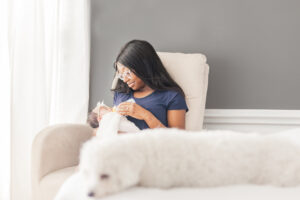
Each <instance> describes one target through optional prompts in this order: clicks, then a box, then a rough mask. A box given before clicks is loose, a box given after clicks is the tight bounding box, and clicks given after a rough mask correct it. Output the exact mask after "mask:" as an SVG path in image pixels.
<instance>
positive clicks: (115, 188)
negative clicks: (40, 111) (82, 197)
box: [79, 129, 300, 197]
mask: <svg viewBox="0 0 300 200" xmlns="http://www.w3.org/2000/svg"><path fill="white" fill-rule="evenodd" d="M79 169H80V173H81V174H82V175H83V177H84V185H85V186H86V188H85V191H86V195H87V196H90V197H102V196H105V195H108V194H111V193H116V192H119V191H121V190H124V189H126V188H129V187H132V186H134V185H141V186H146V187H159V188H170V187H181V186H183V187H212V186H221V185H229V184H247V183H250V184H272V185H277V186H295V185H298V184H300V130H296V131H294V133H290V134H287V133H286V134H284V133H281V134H271V135H264V136H262V135H258V134H245V133H244V134H242V133H235V132H230V131H202V132H189V131H184V130H178V129H154V130H145V131H142V132H141V133H138V134H124V135H121V136H118V137H113V138H106V139H105V140H101V139H99V138H95V139H93V140H90V141H88V142H87V143H86V144H84V146H83V148H82V150H81V155H80V166H79Z"/></svg>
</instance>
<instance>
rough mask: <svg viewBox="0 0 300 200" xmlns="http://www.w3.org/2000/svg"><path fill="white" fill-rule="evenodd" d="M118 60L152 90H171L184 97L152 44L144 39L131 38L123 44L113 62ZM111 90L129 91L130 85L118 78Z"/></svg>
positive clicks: (115, 66)
mask: <svg viewBox="0 0 300 200" xmlns="http://www.w3.org/2000/svg"><path fill="white" fill-rule="evenodd" d="M117 62H119V63H121V64H122V65H124V66H125V67H127V68H129V69H130V70H131V71H132V72H133V73H134V74H135V75H136V76H137V77H139V78H140V79H141V80H142V81H143V82H144V83H145V84H146V85H148V86H149V87H150V88H151V89H153V90H158V91H166V90H173V91H177V92H179V93H181V94H182V95H183V97H185V95H184V92H183V90H182V89H181V87H180V86H179V85H178V84H177V83H176V82H175V81H174V80H173V79H172V78H171V76H170V75H169V73H168V72H167V70H166V69H165V67H164V65H163V64H162V62H161V60H160V58H159V57H158V55H157V53H156V51H155V49H154V48H153V47H152V45H151V44H150V43H149V42H147V41H144V40H132V41H130V42H128V43H127V44H125V45H124V47H123V48H122V49H121V51H120V53H119V55H118V56H117V58H116V61H115V63H114V68H115V70H116V71H117V70H118V69H117V65H116V63H117ZM112 91H116V92H121V93H129V92H130V91H132V89H131V88H130V87H128V85H127V84H126V83H124V82H123V81H122V80H120V79H118V82H117V85H116V87H115V88H114V89H112Z"/></svg>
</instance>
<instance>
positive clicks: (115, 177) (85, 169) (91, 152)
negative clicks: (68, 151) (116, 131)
mask: <svg viewBox="0 0 300 200" xmlns="http://www.w3.org/2000/svg"><path fill="white" fill-rule="evenodd" d="M139 168H140V166H139V162H137V159H136V158H133V156H132V155H130V151H128V150H125V149H124V146H122V144H121V145H120V142H118V141H113V139H111V140H110V139H107V140H99V139H96V138H95V139H92V140H91V141H89V142H87V143H86V144H85V145H84V146H83V148H82V150H81V155H80V165H79V170H80V171H79V173H81V175H82V177H83V180H84V185H85V186H86V189H85V191H86V195H87V196H89V197H95V198H99V197H103V196H106V195H108V194H112V193H116V192H118V191H121V190H123V189H126V188H129V187H131V186H133V185H136V184H137V183H138V180H139V171H140V170H139Z"/></svg>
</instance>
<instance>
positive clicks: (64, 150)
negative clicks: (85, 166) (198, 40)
mask: <svg viewBox="0 0 300 200" xmlns="http://www.w3.org/2000/svg"><path fill="white" fill-rule="evenodd" d="M158 54H159V57H160V58H161V60H162V62H163V64H164V65H165V67H166V69H167V71H168V72H169V73H170V75H171V76H172V77H173V78H174V80H175V81H176V82H177V83H178V84H179V85H180V86H181V87H182V89H183V90H184V92H185V95H186V101H187V105H188V107H189V112H188V113H187V115H186V129H188V130H201V129H202V126H203V117H204V110H205V102H206V91H207V84H208V73H209V67H208V65H207V63H206V57H205V56H204V55H202V54H182V53H163V52H159V53H158ZM114 82H115V81H114ZM92 131H93V130H92V129H91V128H90V127H88V126H87V125H79V124H63V125H55V126H51V127H48V128H46V129H44V130H42V131H41V132H40V133H39V134H38V135H37V136H36V138H35V140H34V142H33V145H32V192H33V200H53V198H54V196H55V194H56V193H57V191H58V189H59V187H60V186H61V185H62V183H63V182H64V180H65V179H66V178H68V177H69V176H71V175H72V174H73V173H74V172H75V168H76V166H77V165H78V162H79V151H80V147H81V145H82V144H83V143H84V142H85V141H87V140H88V139H90V138H91V137H92Z"/></svg>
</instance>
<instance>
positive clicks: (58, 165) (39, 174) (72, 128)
mask: <svg viewBox="0 0 300 200" xmlns="http://www.w3.org/2000/svg"><path fill="white" fill-rule="evenodd" d="M92 134H93V129H92V128H91V127H89V126H87V125H83V124H60V125H54V126H49V127H47V128H45V129H44V130H42V131H41V132H39V133H38V134H37V136H36V137H35V139H34V141H33V144H32V160H31V163H32V166H31V170H32V181H33V182H32V183H33V185H38V184H39V182H40V180H41V179H42V178H43V177H44V176H45V175H47V174H49V173H51V172H53V171H56V170H58V169H62V168H65V167H71V166H74V165H77V164H78V162H79V151H80V148H81V145H82V144H83V143H84V142H85V141H87V140H88V139H90V138H91V137H92Z"/></svg>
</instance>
